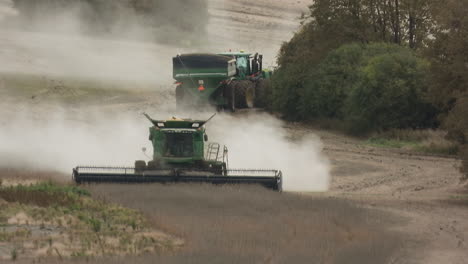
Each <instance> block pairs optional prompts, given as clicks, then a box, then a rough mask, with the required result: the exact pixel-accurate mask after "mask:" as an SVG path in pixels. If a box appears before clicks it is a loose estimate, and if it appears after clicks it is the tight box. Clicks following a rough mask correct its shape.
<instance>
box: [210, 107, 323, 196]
mask: <svg viewBox="0 0 468 264" xmlns="http://www.w3.org/2000/svg"><path fill="white" fill-rule="evenodd" d="M240 117H241V118H240ZM283 126H284V123H283V122H282V121H280V120H279V119H277V118H275V117H273V116H271V115H269V114H266V113H254V114H249V115H240V116H239V117H238V116H235V115H234V116H230V115H222V116H219V117H216V118H215V119H214V120H213V121H212V122H210V123H208V124H207V132H208V134H209V136H210V139H211V140H213V141H216V142H219V143H222V144H225V145H226V146H228V148H229V167H230V168H246V169H277V170H281V171H282V172H283V188H284V190H285V191H298V192H299V191H300V192H303V191H304V192H307V191H326V190H328V185H329V177H330V165H329V161H328V159H327V158H326V157H325V156H324V155H323V154H322V153H321V151H322V144H321V142H320V139H319V138H318V137H317V136H315V135H309V136H307V137H305V138H302V139H301V140H299V141H292V140H291V139H289V138H288V133H287V131H286V130H285V129H284V128H283Z"/></svg>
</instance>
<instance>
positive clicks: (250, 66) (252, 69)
mask: <svg viewBox="0 0 468 264" xmlns="http://www.w3.org/2000/svg"><path fill="white" fill-rule="evenodd" d="M218 55H223V56H228V57H232V58H234V59H235V60H236V65H237V75H238V77H239V78H240V79H245V78H246V77H247V76H252V75H257V74H259V73H262V68H263V55H261V54H258V53H255V54H251V53H244V52H243V51H240V52H225V53H220V54H218Z"/></svg>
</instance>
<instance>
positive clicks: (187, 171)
mask: <svg viewBox="0 0 468 264" xmlns="http://www.w3.org/2000/svg"><path fill="white" fill-rule="evenodd" d="M145 116H146V117H147V118H148V119H149V120H150V122H151V123H152V124H153V126H152V127H150V129H149V132H150V136H149V140H150V141H151V142H152V145H153V158H152V159H151V160H150V161H148V162H146V161H143V160H138V161H135V166H134V167H95V166H79V167H76V168H74V169H73V179H74V180H75V181H76V182H77V183H83V182H129V183H135V182H160V183H172V182H197V183H212V184H244V183H246V184H260V185H263V186H265V187H267V188H271V189H274V190H278V191H281V190H282V173H281V171H278V170H245V169H230V168H229V167H228V149H227V148H226V147H224V146H223V147H221V145H220V144H218V143H210V142H208V135H207V134H206V130H205V124H206V123H207V122H208V121H209V120H210V119H211V118H213V116H214V115H213V116H212V117H211V118H210V119H208V120H192V119H178V118H172V119H169V120H154V119H152V118H151V117H149V116H148V115H146V114H145Z"/></svg>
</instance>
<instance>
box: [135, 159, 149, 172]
mask: <svg viewBox="0 0 468 264" xmlns="http://www.w3.org/2000/svg"><path fill="white" fill-rule="evenodd" d="M145 170H146V162H145V161H144V160H137V161H135V172H136V173H142V172H144V171H145Z"/></svg>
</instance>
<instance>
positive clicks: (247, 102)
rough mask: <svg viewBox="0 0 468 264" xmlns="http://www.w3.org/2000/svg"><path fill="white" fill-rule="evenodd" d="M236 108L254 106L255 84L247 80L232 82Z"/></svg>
mask: <svg viewBox="0 0 468 264" xmlns="http://www.w3.org/2000/svg"><path fill="white" fill-rule="evenodd" d="M233 86H234V94H235V106H236V108H239V109H240V108H253V107H254V106H255V83H254V82H252V81H248V80H243V81H234V82H233Z"/></svg>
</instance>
